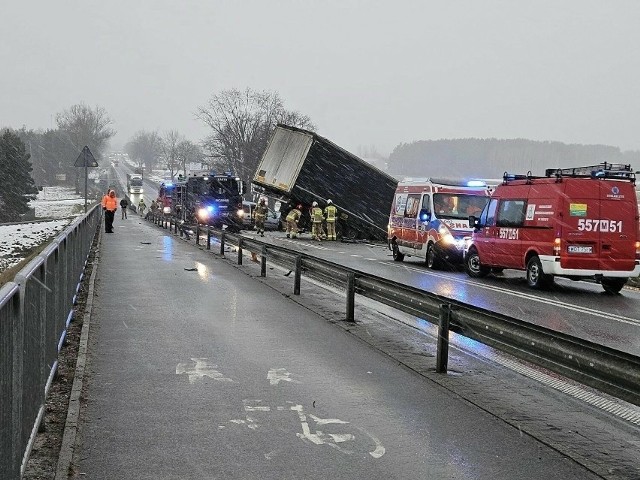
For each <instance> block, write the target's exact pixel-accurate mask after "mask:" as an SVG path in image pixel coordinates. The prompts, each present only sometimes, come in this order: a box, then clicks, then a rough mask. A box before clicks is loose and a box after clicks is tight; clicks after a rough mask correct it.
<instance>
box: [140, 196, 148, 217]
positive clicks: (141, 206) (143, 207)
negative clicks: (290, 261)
mask: <svg viewBox="0 0 640 480" xmlns="http://www.w3.org/2000/svg"><path fill="white" fill-rule="evenodd" d="M146 209H147V204H146V203H144V198H141V199H140V201H139V202H138V213H139V214H140V216H141V217H144V211H145V210H146Z"/></svg>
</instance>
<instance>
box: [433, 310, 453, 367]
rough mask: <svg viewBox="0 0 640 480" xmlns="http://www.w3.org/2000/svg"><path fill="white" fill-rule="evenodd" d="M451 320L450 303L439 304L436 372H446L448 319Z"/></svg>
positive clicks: (447, 361) (447, 360)
mask: <svg viewBox="0 0 640 480" xmlns="http://www.w3.org/2000/svg"><path fill="white" fill-rule="evenodd" d="M450 320H451V304H449V303H443V304H441V305H440V319H439V322H438V348H437V351H436V373H447V366H448V363H449V321H450Z"/></svg>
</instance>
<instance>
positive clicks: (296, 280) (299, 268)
mask: <svg viewBox="0 0 640 480" xmlns="http://www.w3.org/2000/svg"><path fill="white" fill-rule="evenodd" d="M300 277H302V257H301V256H300V255H298V256H297V257H296V273H295V276H294V280H293V294H294V295H300Z"/></svg>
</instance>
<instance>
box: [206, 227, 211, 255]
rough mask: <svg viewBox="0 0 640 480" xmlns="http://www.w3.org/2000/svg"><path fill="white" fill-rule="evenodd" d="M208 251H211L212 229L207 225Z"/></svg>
mask: <svg viewBox="0 0 640 480" xmlns="http://www.w3.org/2000/svg"><path fill="white" fill-rule="evenodd" d="M207 250H211V227H210V226H209V225H207Z"/></svg>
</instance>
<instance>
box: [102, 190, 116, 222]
mask: <svg viewBox="0 0 640 480" xmlns="http://www.w3.org/2000/svg"><path fill="white" fill-rule="evenodd" d="M102 209H103V210H104V231H105V232H106V233H113V217H114V216H115V213H116V210H118V199H117V198H116V192H115V191H113V190H109V193H108V194H107V195H105V196H104V197H102Z"/></svg>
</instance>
